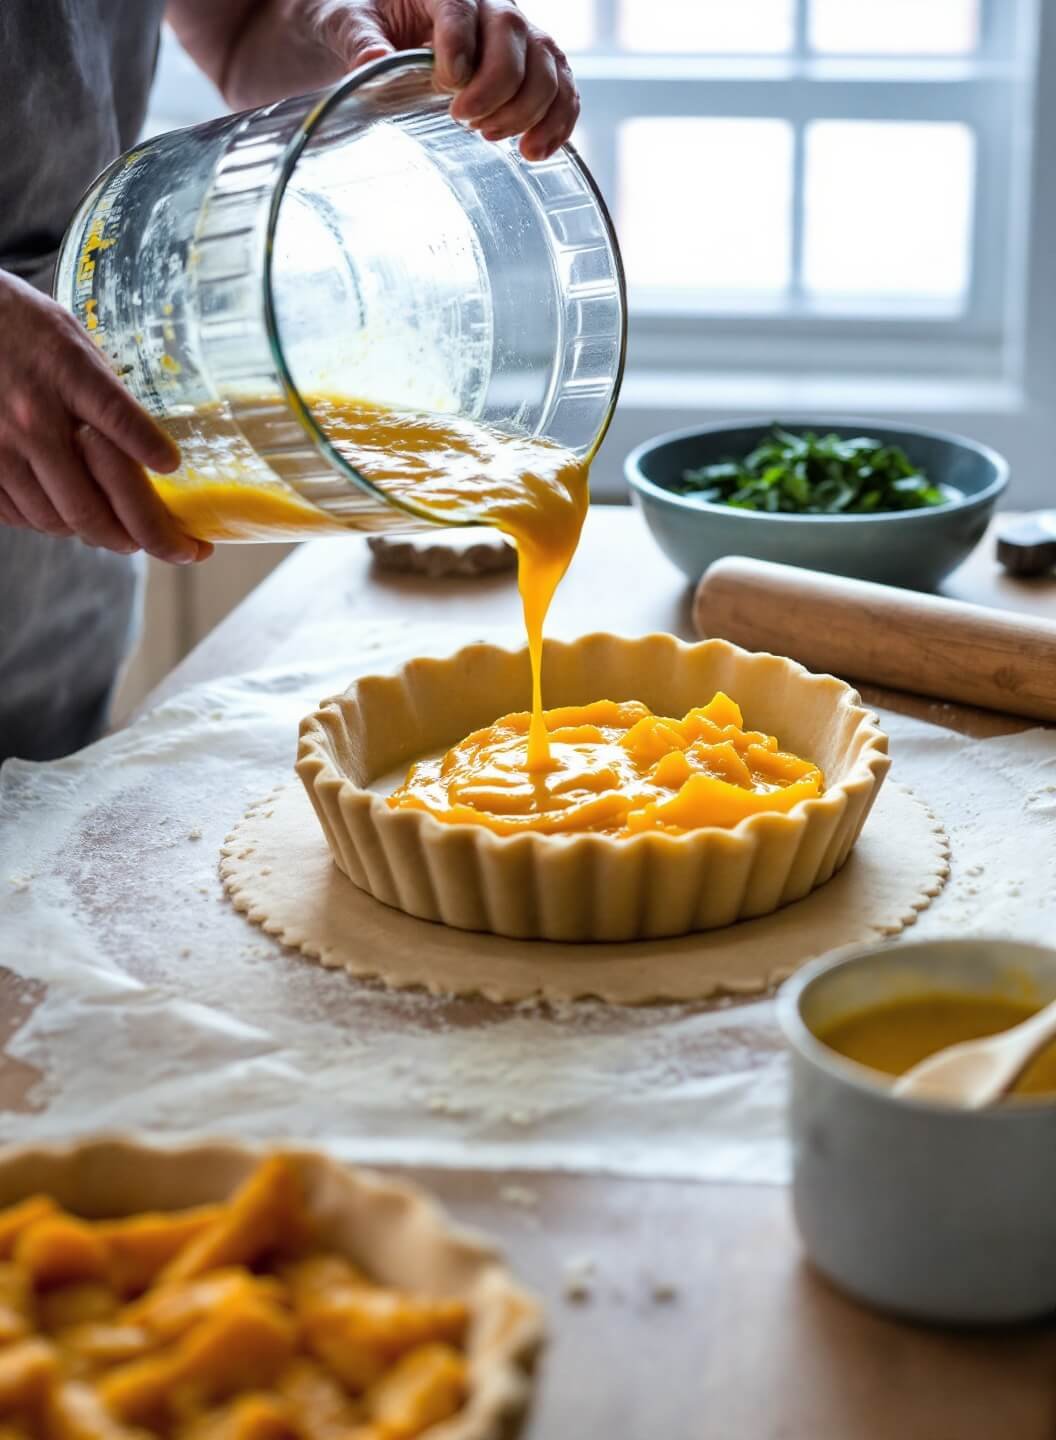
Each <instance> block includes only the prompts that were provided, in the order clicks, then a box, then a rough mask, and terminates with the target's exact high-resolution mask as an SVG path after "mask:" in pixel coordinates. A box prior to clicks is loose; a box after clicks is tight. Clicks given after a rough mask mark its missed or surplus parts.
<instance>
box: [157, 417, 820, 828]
mask: <svg viewBox="0 0 1056 1440" xmlns="http://www.w3.org/2000/svg"><path fill="white" fill-rule="evenodd" d="M308 404H309V405H310V407H311V409H312V411H313V414H314V416H315V418H316V420H317V421H318V422H319V424H320V425H321V426H322V428H323V430H324V431H325V432H326V434H327V436H328V438H329V439H330V440H331V442H332V443H333V444H334V446H335V447H336V448H337V449H338V450H339V451H340V452H341V454H342V455H344V456H345V458H346V459H348V461H349V462H350V463H351V464H352V465H354V466H355V467H356V469H357V470H358V471H359V472H360V473H361V474H363V475H366V476H368V477H369V478H370V480H371V481H372V482H373V483H374V484H375V485H377V486H378V488H379V489H381V490H383V491H385V492H386V493H388V494H389V495H392V496H394V497H397V498H402V499H406V500H411V501H413V503H414V504H415V506H417V507H418V508H420V509H426V510H428V511H432V512H434V513H435V514H436V515H437V516H438V517H440V518H443V519H445V520H451V521H455V522H456V523H467V522H468V521H470V520H480V521H484V522H485V523H487V524H490V525H493V526H494V527H495V528H497V529H499V530H501V531H503V532H505V533H506V534H507V535H509V536H510V537H511V538H512V539H513V540H514V541H515V542H516V545H517V549H518V554H519V583H520V591H521V598H522V601H523V605H524V619H525V626H526V629H527V632H528V648H529V655H530V658H531V669H532V710H531V713H530V714H524V715H507V716H505V717H504V718H503V719H501V720H498V721H496V723H495V724H494V725H492V726H490V727H488V729H486V730H482V731H478V732H477V733H476V734H474V735H471V736H469V737H468V738H467V739H466V740H464V741H463V742H462V743H461V744H460V745H458V746H456V747H455V749H454V750H452V751H450V752H449V753H448V754H447V755H446V756H444V757H443V759H442V760H438V761H430V762H423V763H421V764H419V765H417V766H415V767H414V768H413V769H412V771H411V773H410V775H409V776H408V778H407V781H406V783H405V784H404V785H403V786H402V787H401V788H400V789H399V790H398V791H396V793H395V794H394V795H393V796H392V797H391V798H390V802H389V803H390V804H391V805H394V806H409V807H412V808H417V809H424V810H428V811H429V812H430V813H431V814H433V815H435V816H437V817H438V818H439V819H441V820H444V821H449V822H455V821H466V820H472V821H474V822H475V823H477V824H480V825H485V826H487V827H488V828H490V829H492V830H494V831H496V832H498V833H501V834H515V833H519V832H521V831H524V830H535V831H538V832H540V833H544V834H558V833H571V832H574V831H584V830H592V831H596V832H600V833H604V834H610V835H620V836H627V835H633V834H637V833H639V832H640V831H643V830H663V831H667V832H670V833H675V834H680V833H683V832H684V831H687V830H692V829H697V828H699V827H701V826H705V825H722V826H732V825H736V824H737V823H738V821H740V820H742V819H744V818H746V817H747V816H749V815H753V814H756V813H758V812H760V811H765V810H770V811H782V810H790V809H791V808H792V807H793V806H794V805H796V804H797V803H798V802H799V801H800V800H804V799H810V798H812V797H814V796H817V795H819V794H820V793H821V791H822V788H823V779H822V776H821V772H820V771H819V770H818V769H817V768H816V767H815V766H814V765H812V764H810V763H809V762H808V761H805V760H800V759H798V758H797V757H796V756H794V755H788V754H784V753H782V752H781V751H780V749H779V747H778V742H777V740H776V739H774V738H773V737H772V736H767V735H761V734H758V733H756V732H753V731H746V730H745V729H744V723H743V720H742V717H741V713H740V711H739V709H738V708H737V706H736V704H734V702H733V701H731V700H730V699H728V698H727V697H726V696H724V695H718V696H715V697H714V698H713V699H711V701H710V703H709V704H707V705H705V706H703V707H702V708H698V709H694V710H691V711H690V712H689V714H688V715H686V716H684V717H683V718H682V719H672V718H665V717H663V716H655V715H652V714H651V713H650V712H649V711H648V710H647V709H646V707H645V706H644V705H640V704H638V703H636V702H629V703H625V704H622V705H616V704H614V703H613V702H611V701H599V702H597V703H596V704H593V705H587V706H578V707H575V708H573V709H566V710H557V711H550V712H548V713H547V712H544V710H543V699H542V644H543V626H544V623H545V620H546V615H547V612H548V610H549V608H550V603H551V601H552V599H553V596H554V592H555V590H556V589H557V586H558V584H559V583H560V581H561V579H562V577H563V575H564V574H565V571H566V570H567V569H568V565H569V562H570V561H571V559H572V556H573V554H574V553H575V550H576V546H577V545H578V543H579V536H580V531H581V530H582V527H583V520H584V517H585V515H586V510H587V502H588V467H589V461H586V460H580V459H577V457H576V456H574V455H573V454H572V453H571V452H570V451H568V450H564V449H562V448H561V447H560V446H559V445H557V444H555V443H554V442H553V441H550V440H546V439H537V438H532V437H524V436H517V435H509V434H505V433H503V432H500V431H498V430H492V429H489V428H488V427H486V426H484V425H480V424H477V423H475V422H473V421H470V420H465V419H462V418H460V417H457V416H450V415H419V414H411V413H406V412H400V411H394V410H386V409H382V408H380V407H378V406H375V405H368V404H365V403H363V402H361V401H353V400H343V399H339V398H337V397H334V396H327V395H314V396H310V397H309V398H308ZM184 424H185V425H186V427H187V429H186V432H185V433H181V431H180V429H179V428H178V427H176V426H173V427H170V428H172V430H173V435H174V438H175V439H176V440H177V441H178V442H180V443H181V444H182V446H183V448H184V453H185V456H188V457H192V458H190V459H189V460H188V463H186V464H185V467H184V469H183V470H182V471H181V472H180V474H179V475H178V476H176V477H173V478H166V477H163V476H158V477H155V480H154V483H155V485H156V486H157V488H158V491H159V493H160V494H161V496H162V499H163V500H164V501H165V503H166V504H167V505H168V507H169V508H170V509H171V510H172V511H173V513H174V514H175V515H176V516H177V517H178V518H179V519H180V520H181V521H182V522H183V524H184V525H185V526H186V528H187V530H188V532H189V533H190V534H192V535H194V536H196V537H198V538H199V539H203V540H213V539H249V538H258V537H260V538H263V534H267V535H268V536H269V538H274V536H275V534H276V532H279V533H282V534H284V535H297V534H299V533H303V532H312V531H314V532H317V533H318V532H323V533H326V532H330V533H334V532H338V533H340V532H343V531H344V530H345V529H346V527H345V526H344V525H343V524H342V522H341V521H340V520H338V519H335V518H334V517H332V516H329V515H326V514H324V512H323V511H322V510H319V509H317V508H316V507H315V506H313V505H311V504H309V503H308V502H307V501H305V500H302V499H301V498H300V497H299V496H298V495H297V493H296V491H295V490H294V489H292V487H288V486H285V485H283V484H282V483H281V482H278V481H274V482H272V481H270V480H267V479H262V480H261V483H259V484H257V483H247V481H246V478H245V477H244V476H239V475H237V474H233V473H232V472H233V471H237V468H238V467H237V465H233V464H232V461H233V459H234V455H235V448H236V447H237V446H239V445H241V446H242V448H243V452H244V448H245V442H244V440H242V439H241V437H240V434H239V432H238V431H237V430H235V429H234V427H231V426H230V425H229V423H228V424H227V425H226V428H225V422H224V421H223V419H222V417H221V413H220V411H219V410H217V411H216V414H215V418H213V417H211V415H210V413H209V412H204V411H203V412H199V413H198V414H197V415H196V416H193V417H190V419H189V420H188V421H186V422H184ZM203 456H204V463H203V460H202V457H203ZM258 463H259V462H258ZM229 476H230V477H231V478H227V477H229ZM262 532H263V534H262Z"/></svg>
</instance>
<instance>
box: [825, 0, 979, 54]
mask: <svg viewBox="0 0 1056 1440" xmlns="http://www.w3.org/2000/svg"><path fill="white" fill-rule="evenodd" d="M810 43H811V45H812V46H813V47H814V49H815V50H821V51H825V52H827V53H829V54H833V53H835V54H841V55H967V54H970V53H971V52H972V51H973V50H974V49H975V48H976V46H977V45H978V43H979V0H811V4H810Z"/></svg>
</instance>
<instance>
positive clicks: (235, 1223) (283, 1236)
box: [161, 1155, 306, 1282]
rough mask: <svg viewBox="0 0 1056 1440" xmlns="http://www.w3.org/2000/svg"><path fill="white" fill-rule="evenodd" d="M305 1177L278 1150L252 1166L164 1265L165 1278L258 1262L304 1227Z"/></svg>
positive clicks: (296, 1238)
mask: <svg viewBox="0 0 1056 1440" xmlns="http://www.w3.org/2000/svg"><path fill="white" fill-rule="evenodd" d="M305 1224H306V1220H305V1214H304V1197H303V1194H302V1187H301V1181H300V1178H299V1177H298V1175H297V1172H296V1170H295V1169H294V1166H293V1164H292V1162H291V1161H290V1160H288V1159H287V1158H286V1157H285V1156H284V1155H273V1156H272V1157H271V1158H270V1159H268V1160H265V1161H264V1162H263V1163H262V1164H261V1165H260V1166H258V1168H257V1169H256V1170H255V1171H254V1172H253V1174H252V1175H251V1176H250V1177H249V1179H248V1180H247V1181H246V1182H245V1184H244V1185H243V1186H242V1187H241V1189H239V1190H238V1191H237V1193H236V1194H235V1196H234V1197H233V1199H232V1200H230V1201H229V1203H228V1204H227V1205H225V1206H224V1208H223V1209H222V1210H221V1211H220V1213H219V1214H218V1215H217V1217H216V1219H215V1220H213V1221H212V1223H211V1224H210V1225H208V1226H206V1228H205V1229H204V1230H203V1231H202V1233H201V1234H200V1235H198V1236H197V1237H196V1238H195V1239H194V1240H192V1241H191V1242H190V1243H189V1244H188V1245H187V1246H185V1247H184V1249H183V1250H182V1251H181V1252H180V1254H178V1255H177V1256H176V1257H175V1259H173V1260H171V1261H170V1262H169V1264H168V1265H166V1266H165V1267H164V1269H163V1270H162V1271H161V1279H162V1281H163V1282H168V1281H172V1280H190V1279H192V1278H193V1277H194V1276H195V1275H202V1274H204V1273H205V1271H207V1270H218V1269H220V1268H221V1267H222V1266H225V1265H253V1264H255V1263H256V1262H257V1261H259V1260H260V1259H261V1258H262V1257H263V1256H265V1255H267V1254H269V1253H270V1252H272V1251H275V1250H277V1249H279V1248H281V1247H283V1245H284V1242H285V1244H286V1245H289V1246H293V1245H296V1244H297V1243H298V1242H299V1241H300V1240H302V1239H303V1236H304V1230H305Z"/></svg>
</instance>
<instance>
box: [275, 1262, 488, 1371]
mask: <svg viewBox="0 0 1056 1440" xmlns="http://www.w3.org/2000/svg"><path fill="white" fill-rule="evenodd" d="M300 1318H301V1322H302V1333H303V1337H304V1341H305V1344H306V1345H307V1347H308V1349H309V1350H310V1351H311V1352H312V1353H313V1354H314V1355H316V1356H317V1357H318V1358H319V1359H320V1360H322V1361H323V1362H324V1363H325V1364H326V1365H328V1366H329V1367H330V1369H331V1370H332V1371H333V1372H334V1374H335V1375H336V1376H337V1377H338V1378H339V1379H340V1380H341V1381H342V1383H343V1384H344V1385H347V1386H348V1388H349V1389H350V1390H352V1391H354V1392H358V1391H360V1390H363V1389H365V1388H366V1387H367V1386H368V1385H371V1384H373V1383H374V1381H375V1380H377V1379H378V1378H379V1377H380V1376H381V1374H382V1373H383V1372H384V1371H385V1370H386V1369H387V1368H388V1367H389V1365H391V1364H392V1362H393V1361H394V1360H396V1359H398V1357H399V1356H400V1355H403V1354H404V1353H405V1352H406V1351H408V1350H413V1349H415V1348H416V1347H417V1346H419V1345H424V1344H425V1343H426V1342H427V1341H430V1340H444V1341H449V1342H453V1343H456V1344H457V1343H458V1341H460V1340H461V1339H462V1336H463V1335H464V1333H465V1329H466V1324H467V1321H468V1312H467V1310H466V1307H465V1305H464V1304H462V1302H461V1301H459V1300H431V1299H423V1298H421V1297H418V1296H415V1295H405V1294H402V1293H401V1292H399V1291H396V1290H383V1289H381V1288H374V1289H366V1290H361V1291H352V1292H346V1293H344V1294H340V1295H338V1296H336V1297H333V1298H327V1297H323V1298H320V1299H319V1300H318V1301H317V1302H316V1303H315V1304H313V1305H311V1306H308V1307H306V1308H304V1309H302V1310H301V1311H300Z"/></svg>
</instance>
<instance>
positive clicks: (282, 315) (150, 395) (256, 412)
mask: <svg viewBox="0 0 1056 1440" xmlns="http://www.w3.org/2000/svg"><path fill="white" fill-rule="evenodd" d="M449 100H450V97H447V96H444V95H441V94H438V93H437V92H436V91H435V89H434V88H433V82H432V55H431V53H430V52H429V51H424V50H422V51H409V52H404V53H402V54H399V55H394V56H391V57H387V58H385V59H383V60H379V61H376V62H374V63H372V64H369V65H366V66H364V67H362V68H361V69H359V70H357V71H356V72H354V73H353V74H352V75H350V76H349V77H348V78H347V79H346V80H344V81H343V82H342V83H341V84H339V85H337V86H336V87H335V88H334V89H332V90H329V91H326V92H322V93H318V94H315V95H308V96H299V97H295V98H292V99H289V100H285V101H283V102H281V103H279V104H275V105H270V106H267V107H265V108H263V109H260V110H255V111H250V112H246V113H244V114H240V115H233V116H228V117H225V118H223V119H220V120H215V121H212V122H210V123H208V124H205V125H200V126H196V127H194V128H192V129H188V130H181V131H177V132H175V133H173V134H169V135H162V136H159V137H157V138H155V139H152V140H149V141H147V142H145V143H144V144H142V145H140V146H139V147H137V148H136V149H134V150H132V151H130V152H129V153H128V154H127V155H125V156H123V157H122V158H121V159H119V160H118V161H116V162H115V163H114V164H113V165H112V166H111V167H110V168H109V169H108V170H107V171H105V172H104V174H103V175H101V176H100V177H99V179H98V180H96V181H95V183H94V184H93V185H92V187H91V189H90V190H89V192H88V194H87V195H86V196H85V198H84V199H83V201H82V202H81V205H80V207H79V209H78V211H77V214H76V216H75V217H74V220H73V222H72V224H71V225H70V228H69V231H68V232H67V235H66V238H65V241H64V243H63V247H62V253H61V256H60V260H59V265H58V270H57V275H56V284H55V294H56V298H57V299H58V300H59V301H60V302H61V303H62V304H64V305H65V306H66V307H67V308H69V309H70V310H71V311H73V313H74V314H76V315H77V316H78V317H79V318H80V319H81V321H82V322H83V323H84V324H85V325H86V326H87V328H88V329H89V331H90V332H91V333H92V335H93V337H94V339H95V340H96V342H97V343H98V344H99V345H100V347H101V348H102V350H103V352H104V353H105V354H106V355H107V356H108V357H109V359H110V361H111V362H112V363H113V365H114V366H115V368H116V369H117V370H118V372H119V373H120V374H121V376H122V377H123V379H124V381H125V383H126V384H127V385H128V387H129V389H130V390H131V391H132V393H133V394H134V395H135V396H136V398H137V399H138V400H139V401H140V402H141V403H142V404H143V405H144V406H145V407H146V408H147V409H148V410H149V411H150V412H151V413H152V414H154V415H155V416H156V417H157V418H158V419H159V420H160V421H161V423H162V424H163V425H164V426H165V427H166V429H167V430H168V431H169V432H170V433H171V434H172V435H173V436H174V438H175V439H176V440H177V441H178V443H179V444H180V447H181V451H182V454H183V466H182V468H181V470H180V472H179V473H178V474H177V475H176V476H174V477H165V482H164V483H165V485H166V486H170V485H174V484H175V485H180V486H183V485H187V486H198V487H205V486H209V485H215V484H216V483H217V482H218V481H219V482H222V484H223V486H224V487H225V488H228V487H231V486H245V487H246V492H245V496H246V504H245V506H244V508H243V509H241V510H238V513H236V514H235V516H234V518H232V516H231V514H230V513H229V514H227V516H226V518H225V519H224V520H223V523H220V521H219V519H218V524H217V526H216V527H214V531H213V533H212V534H206V535H204V536H203V538H215V539H227V540H255V539H285V538H289V535H290V534H291V533H293V534H297V535H300V534H301V533H302V532H303V531H304V529H306V528H310V529H316V530H319V531H322V532H326V531H330V532H343V531H347V530H358V531H363V530H370V531H377V530H385V529H390V530H391V529H403V530H408V529H420V528H422V527H423V525H428V524H432V523H437V517H436V516H435V515H433V514H430V513H429V512H428V511H426V510H424V509H421V508H420V507H418V506H416V505H415V502H414V499H413V497H410V498H407V497H404V498H403V499H399V500H397V499H395V498H394V497H391V496H388V495H386V494H385V493H384V492H383V491H382V490H380V489H379V488H378V487H377V486H376V485H374V484H372V483H371V479H370V476H369V475H366V474H362V473H360V472H359V471H358V470H357V469H356V468H355V467H354V466H353V465H352V464H350V463H349V461H348V460H347V459H346V457H345V456H343V455H342V454H340V453H339V452H338V451H337V450H336V449H335V448H334V445H333V444H332V442H331V439H330V437H328V435H327V433H326V430H325V428H324V426H323V424H322V423H321V420H320V418H319V416H318V415H317V414H316V413H314V411H313V407H312V403H311V398H310V397H312V396H313V395H321V394H325V395H332V396H342V397H351V398H355V399H357V400H363V401H368V402H373V403H377V404H380V405H384V406H388V407H392V408H395V409H406V410H419V411H422V410H425V411H432V412H440V413H446V414H455V415H458V416H462V417H466V418H469V419H472V420H476V421H481V422H484V423H486V424H488V425H491V426H495V427H497V428H499V429H502V430H507V431H511V432H514V433H518V434H526V435H531V436H547V437H549V438H551V439H552V440H554V441H556V442H557V443H559V444H561V445H563V446H564V447H566V448H567V449H569V450H571V451H573V452H574V453H575V454H577V455H578V456H580V457H587V456H589V455H591V454H592V452H593V451H594V450H595V449H596V448H597V446H598V445H599V444H600V442H601V440H602V438H603V436H604V434H605V431H606V429H607V427H608V424H609V420H610V418H611V415H612V411H613V408H614V406H615V402H616V396H617V393H618V390H619V386H620V381H621V379H622V373H623V364H624V356H625V349H626V293H625V285H624V278H623V270H622V265H621V261H620V256H619V249H618V246H617V242H616V237H615V235H614V233H613V228H612V222H611V220H610V218H609V215H608V213H607V211H606V208H605V205H604V202H603V201H602V199H601V197H600V195H599V193H598V190H597V187H596V185H595V184H594V181H593V179H592V178H591V176H590V174H589V172H588V171H587V169H586V167H585V166H584V164H583V162H582V161H581V160H580V159H579V157H578V156H577V155H576V153H575V152H574V150H572V149H571V148H570V147H566V148H565V149H563V150H561V151H559V152H558V153H557V154H556V155H555V156H554V157H553V158H552V159H550V160H547V161H544V162H542V163H539V164H529V163H528V162H526V161H525V160H524V159H523V158H522V157H521V155H520V154H519V152H518V150H517V148H516V145H515V144H514V143H513V142H502V143H499V144H491V143H488V142H486V141H484V140H483V139H482V138H481V137H480V136H479V135H478V134H476V133H475V132H473V131H471V130H469V129H468V128H466V127H464V126H462V125H460V124H458V123H457V122H455V121H454V120H452V118H451V115H450V113H449ZM262 493H263V494H264V495H266V496H267V495H272V496H273V497H274V498H277V499H278V500H284V499H289V500H291V501H294V502H296V507H295V508H296V509H297V511H298V514H299V518H298V520H297V523H296V524H294V525H293V526H292V527H286V528H284V526H283V523H282V522H281V520H277V519H276V516H275V513H272V511H271V510H269V509H268V507H264V512H261V511H260V507H259V506H257V507H254V505H253V504H252V503H251V496H252V495H255V496H257V497H258V498H259V496H260V494H262ZM229 508H230V507H229ZM236 509H237V507H236ZM276 509H277V510H281V506H279V507H276ZM262 515H263V518H262ZM306 517H307V518H306ZM457 523H466V517H465V516H461V517H459V518H458V522H457Z"/></svg>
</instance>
